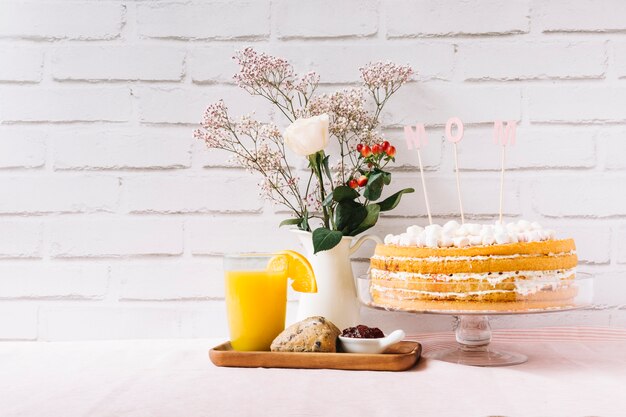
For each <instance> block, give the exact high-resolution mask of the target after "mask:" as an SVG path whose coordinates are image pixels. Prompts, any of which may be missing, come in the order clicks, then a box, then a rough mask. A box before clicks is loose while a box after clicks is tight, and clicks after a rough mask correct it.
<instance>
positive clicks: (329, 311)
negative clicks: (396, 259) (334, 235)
mask: <svg viewBox="0 0 626 417" xmlns="http://www.w3.org/2000/svg"><path fill="white" fill-rule="evenodd" d="M293 232H294V233H295V234H296V235H297V236H298V238H299V239H300V243H302V246H304V250H305V255H306V257H307V259H308V260H309V262H311V265H312V266H313V271H314V272H315V279H316V281H317V293H313V294H308V293H301V294H300V303H299V305H298V320H304V319H306V318H307V317H311V316H323V317H326V318H327V319H329V320H330V321H332V322H333V323H334V324H335V325H336V326H337V327H339V329H340V330H341V329H345V328H346V327H351V326H355V325H357V324H359V323H358V321H359V315H360V306H359V301H358V299H357V295H356V287H355V284H354V275H353V273H352V265H351V264H350V256H351V255H352V254H353V253H354V252H356V251H357V249H359V247H360V246H361V245H362V244H363V243H364V242H365V241H366V240H368V239H369V240H373V241H374V242H376V243H382V241H381V240H380V238H378V237H377V236H374V235H364V236H361V237H359V238H356V237H350V236H344V237H343V238H342V239H341V242H339V244H338V245H337V246H335V247H334V248H332V249H330V250H326V251H322V252H318V253H317V254H315V255H314V254H313V241H312V239H311V233H310V232H305V231H302V230H294V231H293Z"/></svg>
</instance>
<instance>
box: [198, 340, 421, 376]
mask: <svg viewBox="0 0 626 417" xmlns="http://www.w3.org/2000/svg"><path fill="white" fill-rule="evenodd" d="M421 353H422V345H420V344H419V343H417V342H407V341H404V342H399V343H396V344H395V345H393V346H391V347H390V348H388V349H387V350H386V351H385V352H384V353H378V354H361V353H309V352H306V353H305V352H238V351H236V350H233V348H232V346H231V345H230V342H226V343H222V344H221V345H219V346H216V347H214V348H213V349H211V350H209V358H211V362H213V363H214V364H215V365H217V366H229V367H241V368H305V369H346V370H355V371H356V370H360V371H406V370H407V369H411V368H412V367H413V366H414V365H415V364H416V363H417V361H418V360H419V358H420V355H421Z"/></svg>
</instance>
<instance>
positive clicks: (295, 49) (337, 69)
mask: <svg viewBox="0 0 626 417" xmlns="http://www.w3.org/2000/svg"><path fill="white" fill-rule="evenodd" d="M244 47H245V45H227V46H222V45H211V47H204V48H197V49H193V50H192V52H191V54H190V57H189V64H188V66H189V73H190V74H191V77H192V79H193V81H194V82H195V83H206V84H208V83H232V82H233V75H234V74H235V73H236V72H237V71H238V66H237V64H236V62H235V61H234V60H233V59H232V57H233V55H234V53H235V52H236V51H237V50H241V49H243V48H244ZM255 49H256V50H258V51H259V52H265V53H267V54H270V55H274V56H280V57H283V58H285V59H287V60H288V61H289V62H290V63H291V64H292V65H293V67H294V70H295V72H296V73H297V74H304V73H306V72H308V71H316V72H317V73H318V74H319V75H320V77H321V82H323V83H352V82H357V81H360V72H359V68H360V67H362V66H364V65H366V64H368V63H369V62H372V61H393V62H396V63H398V64H409V65H411V66H412V67H413V68H414V69H415V70H416V71H417V72H418V74H417V75H416V76H415V78H416V79H419V80H430V79H444V80H447V79H450V77H451V75H452V74H451V73H452V68H453V66H454V46H453V45H450V44H445V43H424V42H421V41H412V40H411V41H409V42H406V43H404V42H403V43H402V44H401V45H400V44H394V43H389V42H385V43H376V42H374V41H370V42H367V43H360V42H354V41H348V42H342V43H337V44H334V43H332V44H329V43H326V42H314V41H307V42H306V43H300V42H297V41H293V42H289V43H279V44H276V45H273V44H270V45H264V46H262V47H256V48H255ZM303 49H305V50H306V54H303V53H302V50H303ZM407 51H410V53H409V54H407ZM424 57H428V59H427V60H424ZM337 62H342V65H337Z"/></svg>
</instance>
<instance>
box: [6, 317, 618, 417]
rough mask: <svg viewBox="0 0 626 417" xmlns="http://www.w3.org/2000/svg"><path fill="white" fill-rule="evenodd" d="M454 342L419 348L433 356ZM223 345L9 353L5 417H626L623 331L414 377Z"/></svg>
mask: <svg viewBox="0 0 626 417" xmlns="http://www.w3.org/2000/svg"><path fill="white" fill-rule="evenodd" d="M452 337H453V335H452V333H433V334H420V335H414V336H412V337H410V339H411V340H419V341H421V342H422V343H423V346H424V350H425V352H428V351H429V350H432V349H435V348H438V347H442V346H445V345H452V344H453V343H454V342H453V339H452ZM220 342H222V341H221V340H215V339H211V340H207V339H196V340H125V341H89V342H6V343H0V365H1V366H0V415H1V416H2V417H9V416H11V417H13V416H29V417H30V416H33V417H34V416H37V417H39V416H63V417H74V416H89V417H99V416H116V417H120V416H137V417H146V416H150V417H152V416H167V417H172V416H185V417H195V416H231V415H232V416H258V415H267V416H287V415H288V416H320V415H325V416H342V417H345V416H346V415H359V416H388V415H395V416H405V415H418V416H464V417H471V416H509V417H510V416H552V417H555V416H567V417H572V416H605V417H606V416H624V415H626V395H625V393H626V329H607V328H549V329H538V330H507V331H496V332H494V344H495V346H494V347H499V348H501V349H502V348H503V349H509V350H515V351H518V352H521V353H524V354H526V355H528V356H529V358H530V359H529V361H528V362H527V363H525V364H522V365H517V366H512V367H500V368H478V367H469V366H462V365H455V364H450V363H446V362H440V361H436V360H428V359H423V360H421V361H420V362H419V363H418V365H417V366H416V367H415V368H413V369H412V370H410V371H406V372H398V373H394V372H369V371H336V370H291V369H243V368H241V369H240V368H219V367H216V366H214V365H213V364H211V363H210V362H209V360H208V355H207V351H208V349H209V348H210V347H212V346H215V345H217V344H218V343H220Z"/></svg>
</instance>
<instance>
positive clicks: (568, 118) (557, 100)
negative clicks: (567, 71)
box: [528, 86, 626, 123]
mask: <svg viewBox="0 0 626 417" xmlns="http://www.w3.org/2000/svg"><path fill="white" fill-rule="evenodd" d="M528 97H529V101H530V107H529V117H530V120H531V121H533V122H547V123H557V122H572V123H602V122H615V121H624V120H626V115H625V114H624V112H623V111H622V110H621V109H622V108H623V107H624V106H626V88H625V87H615V86H610V87H609V86H535V87H529V88H528ZM589 103H593V105H590V104H589Z"/></svg>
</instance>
